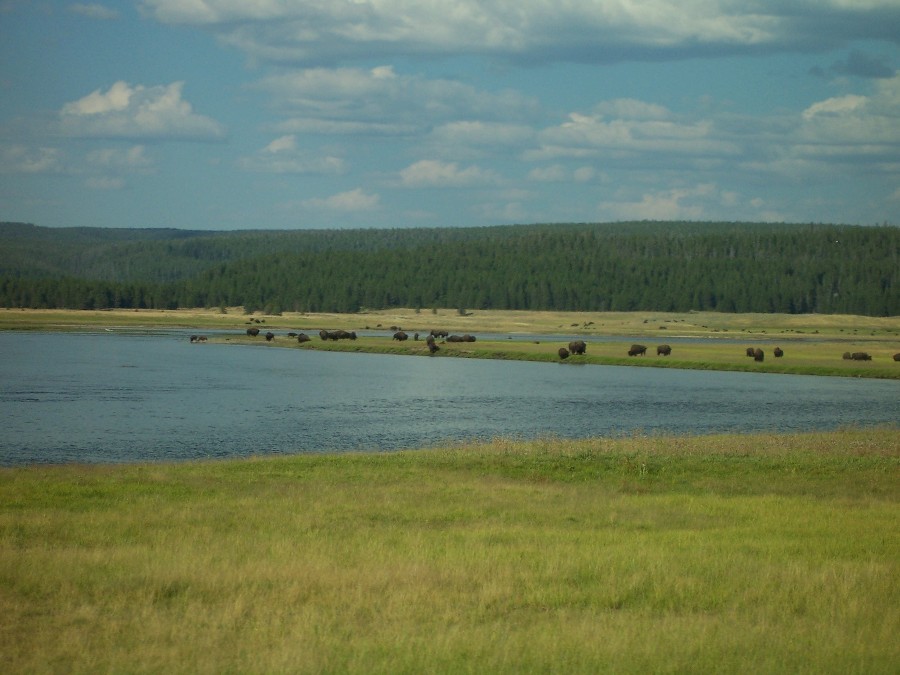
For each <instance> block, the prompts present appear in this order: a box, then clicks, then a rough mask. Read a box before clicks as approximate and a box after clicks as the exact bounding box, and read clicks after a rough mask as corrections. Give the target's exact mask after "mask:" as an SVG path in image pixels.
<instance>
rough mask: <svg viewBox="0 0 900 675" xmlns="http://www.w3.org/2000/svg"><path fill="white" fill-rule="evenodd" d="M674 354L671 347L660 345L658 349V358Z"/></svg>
mask: <svg viewBox="0 0 900 675" xmlns="http://www.w3.org/2000/svg"><path fill="white" fill-rule="evenodd" d="M671 353H672V348H671V347H670V346H669V345H660V346H659V347H657V348H656V355H657V356H668V355H669V354H671Z"/></svg>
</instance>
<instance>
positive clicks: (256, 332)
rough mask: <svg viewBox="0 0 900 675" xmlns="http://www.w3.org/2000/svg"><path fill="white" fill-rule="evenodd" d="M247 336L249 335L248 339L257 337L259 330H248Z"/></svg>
mask: <svg viewBox="0 0 900 675" xmlns="http://www.w3.org/2000/svg"><path fill="white" fill-rule="evenodd" d="M247 335H249V336H250V337H256V336H257V335H259V328H248V329H247Z"/></svg>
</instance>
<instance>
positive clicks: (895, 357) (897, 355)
mask: <svg viewBox="0 0 900 675" xmlns="http://www.w3.org/2000/svg"><path fill="white" fill-rule="evenodd" d="M894 361H900V352H898V353H896V354H894Z"/></svg>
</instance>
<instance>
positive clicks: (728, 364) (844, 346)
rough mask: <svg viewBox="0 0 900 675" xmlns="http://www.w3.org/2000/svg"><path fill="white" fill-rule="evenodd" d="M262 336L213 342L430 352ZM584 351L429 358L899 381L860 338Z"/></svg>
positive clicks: (894, 366) (365, 342)
mask: <svg viewBox="0 0 900 675" xmlns="http://www.w3.org/2000/svg"><path fill="white" fill-rule="evenodd" d="M263 334H264V333H263ZM263 334H261V335H259V336H256V337H252V338H251V337H248V336H246V335H245V334H243V333H242V332H235V334H234V335H232V336H228V337H216V338H213V339H212V341H213V342H226V343H230V344H235V345H262V346H268V347H287V348H299V349H307V350H319V351H335V352H368V353H374V354H402V355H408V356H431V355H430V354H429V352H428V349H427V347H426V345H425V343H424V342H423V341H422V340H419V341H418V342H416V341H413V340H412V339H409V340H407V341H406V342H397V341H396V340H392V339H391V337H390V336H388V335H385V336H378V337H360V338H358V339H356V340H339V341H332V340H327V341H323V340H321V339H319V337H318V335H310V337H312V338H313V339H312V341H310V342H306V343H303V344H302V345H301V344H298V343H297V341H296V340H295V339H294V338H289V337H287V336H286V335H285V333H284V331H276V332H275V335H276V337H275V339H274V340H273V341H272V342H266V340H265V338H264V337H263ZM586 341H587V343H588V349H587V353H586V354H585V355H580V356H571V357H569V358H568V359H567V360H565V361H560V358H559V355H558V351H559V348H560V347H564V346H566V345H567V343H566V342H560V341H552V340H538V341H534V342H529V341H523V340H478V341H477V342H474V343H449V342H447V343H445V342H442V341H439V344H438V346H439V351H438V352H437V353H436V354H435V355H434V356H433V357H432V358H444V357H461V358H474V359H498V360H519V361H540V362H545V363H547V362H549V363H561V364H562V365H564V366H573V365H578V364H581V365H584V364H593V365H606V366H643V367H655V368H684V369H693V370H732V371H742V372H759V373H781V374H791V375H830V376H837V377H864V378H880V379H900V362H896V361H894V360H893V354H894V353H895V352H896V350H897V348H898V347H897V346H896V345H894V344H893V343H887V342H868V343H867V342H860V341H851V340H844V341H838V340H831V341H827V340H826V341H816V342H806V341H793V342H783V343H780V344H781V346H782V348H783V350H784V352H785V356H784V357H782V358H779V359H776V358H775V357H774V356H773V354H772V348H773V346H774V345H772V344H770V343H760V342H759V341H754V340H753V339H752V338H749V339H747V340H746V341H745V342H737V341H733V340H710V341H709V342H707V343H673V344H672V355H671V356H668V357H664V356H657V355H656V345H658V344H662V343H663V342H664V340H661V339H656V340H644V341H642V344H645V345H646V346H647V348H648V349H647V354H646V355H645V356H635V357H629V356H628V355H627V354H628V348H629V346H630V345H631V344H632V343H631V342H630V341H629V342H606V341H603V342H591V341H590V339H589V338H587V339H586ZM760 345H761V346H762V347H763V348H764V350H765V351H766V359H765V360H764V361H763V362H762V363H757V362H755V361H754V360H753V359H751V358H748V357H747V356H746V352H745V350H746V347H748V346H760ZM846 351H851V352H852V351H867V352H868V353H870V354H871V355H872V361H851V360H844V359H843V358H842V355H843V353H844V352H846Z"/></svg>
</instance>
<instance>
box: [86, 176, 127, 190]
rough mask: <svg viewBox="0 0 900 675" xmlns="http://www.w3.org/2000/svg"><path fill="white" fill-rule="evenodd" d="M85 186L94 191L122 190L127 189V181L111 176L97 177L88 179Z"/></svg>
mask: <svg viewBox="0 0 900 675" xmlns="http://www.w3.org/2000/svg"><path fill="white" fill-rule="evenodd" d="M84 184H85V185H86V186H87V187H89V188H91V189H92V190H121V189H122V188H123V187H125V179H124V178H111V177H109V176H95V177H92V178H88V179H87V180H86V181H85V182H84Z"/></svg>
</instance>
